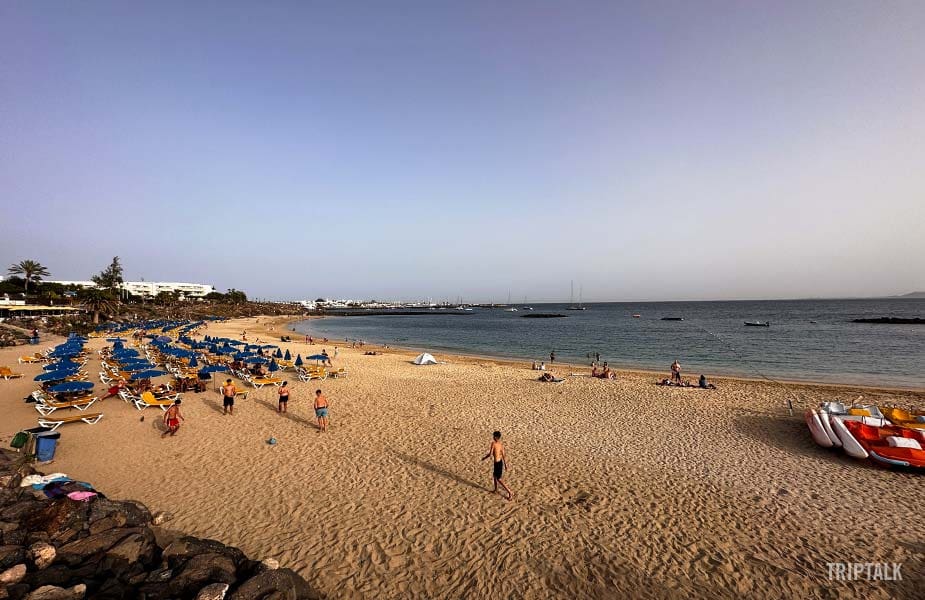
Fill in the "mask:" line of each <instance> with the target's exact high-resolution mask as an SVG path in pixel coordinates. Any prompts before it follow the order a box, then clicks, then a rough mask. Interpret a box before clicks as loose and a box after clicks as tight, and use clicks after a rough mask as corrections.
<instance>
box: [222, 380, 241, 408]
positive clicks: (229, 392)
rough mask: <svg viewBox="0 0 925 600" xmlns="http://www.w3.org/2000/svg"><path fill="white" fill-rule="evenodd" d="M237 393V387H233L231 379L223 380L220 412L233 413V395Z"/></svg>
mask: <svg viewBox="0 0 925 600" xmlns="http://www.w3.org/2000/svg"><path fill="white" fill-rule="evenodd" d="M237 393H238V389H237V388H236V387H234V384H233V383H231V380H230V379H229V380H228V381H226V382H225V385H223V386H222V414H223V415H227V414H231V415H234V397H235V395H236V394H237Z"/></svg>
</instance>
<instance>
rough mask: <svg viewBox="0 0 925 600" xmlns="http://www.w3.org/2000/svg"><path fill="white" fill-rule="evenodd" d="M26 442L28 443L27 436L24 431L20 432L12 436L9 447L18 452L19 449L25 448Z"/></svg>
mask: <svg viewBox="0 0 925 600" xmlns="http://www.w3.org/2000/svg"><path fill="white" fill-rule="evenodd" d="M28 441H29V434H28V433H26V432H25V431H20V432H19V433H17V434H16V435H14V436H13V440H12V441H11V442H10V447H12V448H16V449H17V450H19V449H20V448H22V447H23V446H25V445H26V442H28Z"/></svg>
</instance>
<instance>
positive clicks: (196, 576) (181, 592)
mask: <svg viewBox="0 0 925 600" xmlns="http://www.w3.org/2000/svg"><path fill="white" fill-rule="evenodd" d="M236 579H237V568H236V567H235V563H234V561H233V560H232V559H231V557H229V556H227V555H224V554H217V553H215V552H208V553H206V554H197V555H196V556H193V557H192V558H190V559H189V560H188V561H186V564H184V565H183V567H182V569H181V570H180V571H179V572H178V573H177V574H176V575H174V577H173V579H172V580H171V581H170V585H169V589H170V591H171V592H172V593H173V594H175V595H178V596H188V595H192V594H193V593H195V591H196V590H199V589H201V588H202V587H203V586H205V585H207V584H209V583H229V584H231V583H234V582H235V581H236Z"/></svg>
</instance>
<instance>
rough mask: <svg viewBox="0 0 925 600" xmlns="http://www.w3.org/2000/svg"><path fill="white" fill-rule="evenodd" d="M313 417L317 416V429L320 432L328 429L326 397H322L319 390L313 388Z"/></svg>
mask: <svg viewBox="0 0 925 600" xmlns="http://www.w3.org/2000/svg"><path fill="white" fill-rule="evenodd" d="M314 407H315V417H317V418H318V429H320V430H321V433H324V432H325V431H327V430H328V399H327V398H325V397H324V395H323V394H322V393H321V390H315V404H314Z"/></svg>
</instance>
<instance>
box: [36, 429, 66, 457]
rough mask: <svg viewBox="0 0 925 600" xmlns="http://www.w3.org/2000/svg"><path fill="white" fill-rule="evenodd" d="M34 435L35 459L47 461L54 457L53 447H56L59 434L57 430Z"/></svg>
mask: <svg viewBox="0 0 925 600" xmlns="http://www.w3.org/2000/svg"><path fill="white" fill-rule="evenodd" d="M33 435H35V459H36V460H37V461H39V462H48V461H50V460H53V459H54V458H55V449H56V448H57V447H58V439H59V438H60V437H61V434H60V433H58V432H57V431H49V432H46V433H36V434H33Z"/></svg>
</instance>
